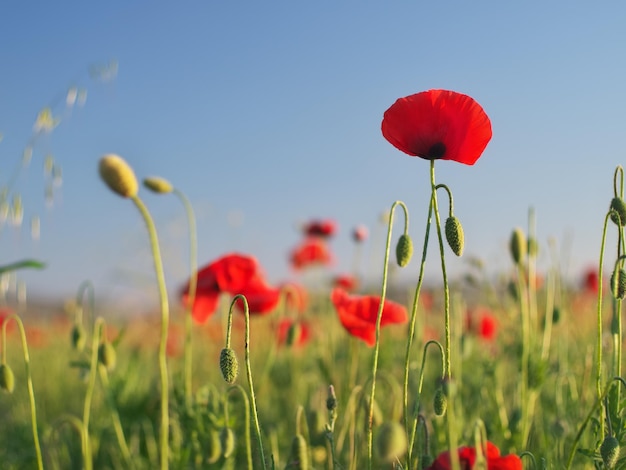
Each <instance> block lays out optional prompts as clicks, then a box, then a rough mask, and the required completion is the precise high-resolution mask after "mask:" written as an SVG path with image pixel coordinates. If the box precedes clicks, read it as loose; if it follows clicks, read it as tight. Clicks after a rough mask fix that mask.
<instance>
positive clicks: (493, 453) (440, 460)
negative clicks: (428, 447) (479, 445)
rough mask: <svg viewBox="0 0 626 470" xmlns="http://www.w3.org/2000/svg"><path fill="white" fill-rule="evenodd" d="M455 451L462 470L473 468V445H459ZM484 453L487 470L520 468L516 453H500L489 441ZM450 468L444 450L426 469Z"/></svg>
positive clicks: (519, 460) (447, 469)
mask: <svg viewBox="0 0 626 470" xmlns="http://www.w3.org/2000/svg"><path fill="white" fill-rule="evenodd" d="M457 452H458V453H459V460H460V463H461V468H462V469H463V470H466V469H469V470H471V469H472V468H474V463H475V462H476V448H475V447H459V449H458V451H457ZM484 453H485V458H486V459H487V468H489V470H522V460H521V459H520V458H519V457H518V456H517V455H514V454H510V455H500V450H499V449H498V448H497V447H496V446H495V444H492V443H491V442H487V446H486V449H485V452H484ZM451 468H452V464H451V463H450V452H449V451H446V452H443V453H441V454H439V456H438V457H437V458H436V459H435V461H434V462H433V464H432V465H431V466H430V467H428V470H450V469H451Z"/></svg>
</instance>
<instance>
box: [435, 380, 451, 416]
mask: <svg viewBox="0 0 626 470" xmlns="http://www.w3.org/2000/svg"><path fill="white" fill-rule="evenodd" d="M433 408H434V410H435V414H436V415H437V416H443V415H444V414H446V410H447V409H448V397H447V396H446V394H445V393H444V391H443V389H442V388H441V387H439V388H438V389H437V391H436V392H435V397H434V399H433Z"/></svg>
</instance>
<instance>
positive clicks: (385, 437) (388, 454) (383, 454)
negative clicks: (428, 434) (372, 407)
mask: <svg viewBox="0 0 626 470" xmlns="http://www.w3.org/2000/svg"><path fill="white" fill-rule="evenodd" d="M407 447H408V441H407V437H406V432H405V430H404V427H403V426H402V425H401V424H400V423H397V422H395V421H388V422H386V423H383V424H382V425H381V426H380V429H379V430H378V435H377V437H376V450H377V452H378V456H379V458H380V459H381V460H382V461H384V462H393V461H395V460H397V459H399V458H400V457H402V456H403V455H404V453H405V452H406V450H407Z"/></svg>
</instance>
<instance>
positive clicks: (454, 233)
mask: <svg viewBox="0 0 626 470" xmlns="http://www.w3.org/2000/svg"><path fill="white" fill-rule="evenodd" d="M445 232H446V240H448V245H450V248H451V249H452V251H453V252H454V254H455V255H457V256H461V255H462V254H463V247H464V242H465V237H464V235H463V226H462V225H461V221H460V220H459V219H458V218H457V217H455V216H452V217H448V219H447V220H446V229H445Z"/></svg>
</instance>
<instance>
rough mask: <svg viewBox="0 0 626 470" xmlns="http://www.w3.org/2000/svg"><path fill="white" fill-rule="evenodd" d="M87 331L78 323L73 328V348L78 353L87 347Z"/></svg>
mask: <svg viewBox="0 0 626 470" xmlns="http://www.w3.org/2000/svg"><path fill="white" fill-rule="evenodd" d="M85 343H86V338H85V330H84V329H83V327H82V325H81V324H80V323H76V324H75V325H74V327H73V328H72V347H73V348H74V349H75V350H76V351H82V350H83V348H84V347H85Z"/></svg>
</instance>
